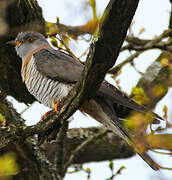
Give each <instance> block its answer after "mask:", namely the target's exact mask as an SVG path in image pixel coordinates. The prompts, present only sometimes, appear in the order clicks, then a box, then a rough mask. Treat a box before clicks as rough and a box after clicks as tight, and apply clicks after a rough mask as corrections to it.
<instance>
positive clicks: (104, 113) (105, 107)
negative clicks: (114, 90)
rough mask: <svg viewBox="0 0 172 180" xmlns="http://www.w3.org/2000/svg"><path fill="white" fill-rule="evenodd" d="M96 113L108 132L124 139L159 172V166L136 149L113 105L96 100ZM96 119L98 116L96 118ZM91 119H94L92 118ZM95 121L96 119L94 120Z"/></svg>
mask: <svg viewBox="0 0 172 180" xmlns="http://www.w3.org/2000/svg"><path fill="white" fill-rule="evenodd" d="M96 104H97V105H96V106H97V108H96V109H97V113H98V114H99V117H100V118H101V119H102V120H101V122H102V123H103V124H104V125H105V126H106V127H107V128H109V129H110V130H112V131H113V132H114V133H115V134H117V135H118V136H120V137H121V138H122V139H124V140H125V141H126V142H127V143H128V144H129V145H130V146H131V147H133V149H134V150H135V152H136V153H138V155H139V156H140V157H141V158H142V159H143V160H144V161H145V162H146V163H147V164H148V165H149V166H150V167H151V168H152V169H154V170H159V165H158V164H157V163H156V162H154V161H153V159H152V158H151V157H150V156H149V155H148V154H147V153H146V152H143V153H140V152H139V150H138V149H137V145H136V144H135V143H134V141H133V140H132V138H131V136H130V134H129V133H128V131H126V130H125V128H124V127H123V125H122V124H121V123H120V120H119V119H118V117H117V115H116V112H115V110H114V108H112V107H113V105H112V103H111V102H110V101H107V100H103V99H96ZM97 117H98V116H97ZM93 118H95V117H94V116H93ZM95 119H97V118H95Z"/></svg>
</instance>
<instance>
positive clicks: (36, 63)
mask: <svg viewBox="0 0 172 180" xmlns="http://www.w3.org/2000/svg"><path fill="white" fill-rule="evenodd" d="M11 44H13V45H15V49H16V52H17V54H18V56H19V57H20V58H21V59H22V69H21V75H22V79H23V81H24V82H25V84H26V87H27V89H28V91H29V92H30V93H31V94H32V95H34V96H35V98H36V99H37V100H38V101H39V102H41V103H42V104H44V105H46V106H48V107H49V108H54V105H55V104H56V103H57V102H59V101H60V100H62V99H63V98H64V97H66V96H67V94H68V93H69V91H70V90H71V89H72V87H73V86H74V84H75V83H76V82H77V81H78V80H79V78H80V77H81V73H82V71H83V69H84V65H83V64H82V63H80V62H79V61H77V60H75V59H74V58H73V57H71V56H70V55H68V54H66V53H64V52H60V51H58V50H55V49H53V48H52V47H51V46H50V44H49V43H48V41H47V39H46V38H45V37H44V36H43V35H42V34H40V33H38V32H34V31H26V32H20V33H19V34H18V36H17V37H16V39H15V40H14V41H11ZM119 107H120V108H119ZM119 109H120V110H121V112H118V110H119ZM131 109H133V110H135V111H138V112H142V113H145V112H147V111H148V110H147V108H145V107H144V106H141V105H139V104H137V103H136V102H135V101H134V100H132V99H130V98H129V97H128V96H126V95H124V94H123V93H122V92H121V91H120V90H118V89H117V88H116V87H114V86H113V85H111V84H109V83H108V82H107V81H105V80H104V81H103V82H102V84H101V86H100V88H99V90H98V91H97V92H96V95H95V96H94V97H93V98H92V99H90V100H88V101H86V102H85V103H84V104H83V105H82V106H81V108H80V110H81V111H83V112H85V113H87V114H89V115H90V116H92V117H93V118H94V119H96V120H98V121H99V122H101V123H103V124H104V125H105V126H106V127H107V128H109V129H110V130H112V131H113V132H114V133H115V134H117V135H118V136H120V137H121V138H123V139H124V140H125V141H126V142H127V143H128V144H129V145H132V146H133V144H134V143H133V140H132V136H131V135H130V134H129V133H128V131H127V130H126V129H125V127H124V126H123V125H122V123H121V120H119V119H121V118H123V116H124V115H125V114H126V113H125V111H130V110H131ZM122 111H124V112H122ZM153 115H154V116H155V119H154V121H155V122H157V121H158V119H161V118H160V117H159V116H158V115H157V114H155V113H153ZM134 149H135V150H136V152H137V153H138V154H139V155H140V156H141V157H142V159H144V160H145V161H146V162H147V163H148V164H149V165H150V167H152V168H153V169H154V170H158V169H159V166H158V165H157V164H156V163H155V162H154V161H153V160H152V159H151V158H150V157H149V156H148V155H147V154H146V152H143V153H139V151H137V148H134ZM121 153H122V152H121Z"/></svg>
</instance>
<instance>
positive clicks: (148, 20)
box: [9, 0, 172, 180]
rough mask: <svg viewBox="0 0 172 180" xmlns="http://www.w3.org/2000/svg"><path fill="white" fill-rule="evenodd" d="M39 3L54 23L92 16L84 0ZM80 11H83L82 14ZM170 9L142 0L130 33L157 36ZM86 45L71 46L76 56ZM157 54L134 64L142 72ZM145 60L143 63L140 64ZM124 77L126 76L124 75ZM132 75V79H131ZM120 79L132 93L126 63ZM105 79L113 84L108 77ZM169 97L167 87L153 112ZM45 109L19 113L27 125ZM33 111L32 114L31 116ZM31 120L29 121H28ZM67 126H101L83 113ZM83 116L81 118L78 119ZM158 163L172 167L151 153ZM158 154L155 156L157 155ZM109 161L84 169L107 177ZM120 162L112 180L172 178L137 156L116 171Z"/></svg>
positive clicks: (79, 177) (70, 178)
mask: <svg viewBox="0 0 172 180" xmlns="http://www.w3.org/2000/svg"><path fill="white" fill-rule="evenodd" d="M38 3H39V5H40V6H41V7H42V9H43V15H44V18H45V20H46V21H49V22H56V17H57V16H58V17H59V18H60V22H61V23H64V24H67V25H81V24H84V23H85V22H86V21H87V20H88V19H89V18H91V9H87V11H84V9H83V4H84V3H85V0H77V1H71V0H63V1H61V0H38ZM107 3H108V0H104V1H102V0H101V1H100V0H97V9H98V14H101V12H103V10H104V8H105V7H106V5H107ZM81 11H82V14H81ZM169 12H170V4H169V1H168V0H151V1H150V0H141V1H140V4H139V6H138V9H137V11H136V14H135V17H134V22H135V23H134V25H133V29H132V30H133V33H134V35H136V36H137V35H138V33H139V31H140V29H141V28H145V32H144V33H142V34H141V36H140V37H141V38H153V37H154V36H156V35H160V34H161V33H162V31H163V30H164V29H167V27H168V23H169V22H168V20H169ZM85 46H86V44H85V43H84V42H81V43H80V44H78V43H76V42H72V43H71V47H70V48H71V49H72V51H74V53H75V54H76V55H79V54H78V52H80V51H81V50H82V49H84V48H85ZM159 54H160V51H159V50H156V51H155V50H154V51H148V52H147V53H144V54H143V55H141V56H140V57H139V58H137V59H136V60H135V64H136V67H137V68H138V69H139V70H140V71H141V72H144V71H145V70H146V68H147V67H148V66H149V65H150V64H151V63H152V62H153V60H154V59H155V58H156V57H158V55H159ZM128 56H129V54H128V53H123V54H122V55H120V56H119V58H118V61H117V63H119V62H121V61H122V60H124V59H125V58H126V57H128ZM143 59H144V63H143ZM126 77H127V78H126ZM133 77H134V78H133ZM118 78H119V79H120V86H121V88H122V90H124V91H125V92H127V93H128V94H129V93H130V92H131V89H132V87H133V86H135V85H136V83H137V81H138V79H139V78H140V75H139V74H138V73H137V72H135V71H134V69H133V68H132V67H131V66H130V65H126V66H125V67H124V69H123V72H122V75H120V76H119V77H118ZM107 79H108V80H109V81H110V82H112V83H113V80H111V79H110V78H109V77H107ZM171 97H172V91H171V90H169V92H168V94H167V96H166V97H165V98H163V100H162V101H161V102H160V103H159V104H158V106H157V107H156V109H155V111H156V112H158V114H159V115H162V107H163V105H164V104H166V105H167V106H168V105H170V98H171ZM9 99H10V100H11V101H12V102H13V103H14V106H15V107H16V108H17V110H18V112H22V111H23V110H24V109H25V108H26V106H25V105H24V104H22V103H18V102H16V101H15V100H14V99H12V98H10V97H9ZM47 110H48V108H47V107H45V106H43V105H41V104H39V103H38V102H36V103H34V104H33V105H32V106H31V108H29V109H28V110H27V111H25V112H24V113H23V114H22V117H23V118H24V119H26V120H27V124H28V125H32V124H35V123H36V122H38V121H39V119H40V117H41V116H42V115H43V114H44V113H45V112H46V111H47ZM31 114H32V117H31V116H30V115H31ZM30 119H32V121H30ZM72 119H73V120H72V121H71V123H70V127H71V128H72V127H88V126H97V125H100V124H99V123H98V122H96V121H95V120H93V119H91V118H89V117H86V116H83V115H82V114H81V113H79V112H76V113H75V115H74V116H73V118H72ZM81 119H82V121H81ZM152 155H153V157H155V158H156V159H157V160H158V162H161V164H162V165H164V166H170V165H171V167H172V161H171V160H170V159H169V158H168V157H164V156H161V155H157V154H152ZM157 157H158V158H157ZM108 164H109V162H103V163H87V164H85V165H84V168H87V167H89V168H91V169H92V174H91V180H105V179H107V178H108V177H110V175H111V174H110V173H111V172H110V170H109V168H108ZM122 165H124V166H125V167H126V169H124V170H123V171H122V175H118V176H117V177H116V178H115V180H124V179H131V178H132V179H138V178H139V180H151V179H157V180H158V179H163V180H167V179H171V178H172V172H170V171H167V170H161V171H159V172H155V171H153V170H152V169H150V168H149V167H148V166H147V165H146V163H145V162H144V161H143V160H142V159H140V158H139V157H138V156H137V155H136V156H135V157H132V158H130V159H125V160H115V161H114V167H115V169H116V170H118V169H119V168H120V167H121V166H122ZM86 177H87V175H86V174H85V173H84V172H79V173H75V174H72V175H71V174H70V175H66V177H65V180H85V179H87V178H86Z"/></svg>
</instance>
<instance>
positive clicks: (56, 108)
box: [54, 100, 60, 112]
mask: <svg viewBox="0 0 172 180" xmlns="http://www.w3.org/2000/svg"><path fill="white" fill-rule="evenodd" d="M59 104H60V100H58V101H57V102H56V103H55V104H54V109H55V111H56V112H58V111H59V110H58V106H59Z"/></svg>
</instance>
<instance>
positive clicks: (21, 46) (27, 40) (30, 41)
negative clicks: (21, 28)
mask: <svg viewBox="0 0 172 180" xmlns="http://www.w3.org/2000/svg"><path fill="white" fill-rule="evenodd" d="M13 45H15V49H16V52H17V54H18V56H20V57H21V58H24V57H26V56H27V55H28V54H29V53H30V52H32V51H33V50H35V49H36V48H41V47H42V46H50V45H49V43H48V41H47V39H46V38H45V37H44V36H43V35H42V34H41V33H38V32H35V31H25V32H20V33H19V34H18V35H17V37H16V39H15V41H13Z"/></svg>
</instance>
